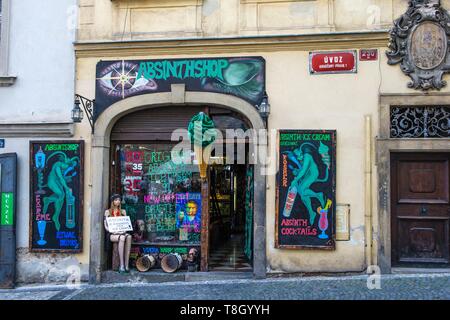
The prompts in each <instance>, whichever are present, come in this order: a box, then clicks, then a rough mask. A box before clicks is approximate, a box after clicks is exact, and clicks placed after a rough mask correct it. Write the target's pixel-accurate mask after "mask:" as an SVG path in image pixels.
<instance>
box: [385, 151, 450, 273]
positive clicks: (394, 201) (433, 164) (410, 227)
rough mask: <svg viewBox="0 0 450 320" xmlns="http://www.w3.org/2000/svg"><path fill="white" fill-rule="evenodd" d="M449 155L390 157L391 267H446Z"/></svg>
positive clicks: (401, 155) (393, 155)
mask: <svg viewBox="0 0 450 320" xmlns="http://www.w3.org/2000/svg"><path fill="white" fill-rule="evenodd" d="M449 181H450V153H393V154H391V183H392V184H391V193H392V194H391V238H392V265H393V266H396V265H411V266H412V265H418V266H422V265H429V266H435V265H436V264H447V265H448V264H449V217H450V203H449V198H450V191H449V184H450V183H449Z"/></svg>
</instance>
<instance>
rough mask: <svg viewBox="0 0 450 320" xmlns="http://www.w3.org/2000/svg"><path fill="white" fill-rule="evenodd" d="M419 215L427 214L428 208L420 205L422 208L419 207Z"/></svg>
mask: <svg viewBox="0 0 450 320" xmlns="http://www.w3.org/2000/svg"><path fill="white" fill-rule="evenodd" d="M420 215H421V216H426V215H428V209H427V208H426V207H425V206H422V209H420Z"/></svg>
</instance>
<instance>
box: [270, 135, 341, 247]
mask: <svg viewBox="0 0 450 320" xmlns="http://www.w3.org/2000/svg"><path fill="white" fill-rule="evenodd" d="M278 147H279V149H278V150H279V151H278V159H279V171H278V174H277V190H276V227H275V228H276V230H275V235H276V236H275V247H276V248H284V249H302V248H318V249H330V250H333V249H335V227H336V224H335V220H336V218H335V208H336V199H335V194H336V131H331V130H280V131H279V135H278Z"/></svg>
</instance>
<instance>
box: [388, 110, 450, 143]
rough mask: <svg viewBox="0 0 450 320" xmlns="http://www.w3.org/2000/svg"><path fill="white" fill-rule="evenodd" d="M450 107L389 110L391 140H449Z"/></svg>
mask: <svg viewBox="0 0 450 320" xmlns="http://www.w3.org/2000/svg"><path fill="white" fill-rule="evenodd" d="M449 137H450V106H433V107H411V106H408V107H403V106H402V107H393V108H391V138H449Z"/></svg>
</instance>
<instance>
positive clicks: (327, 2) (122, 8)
mask: <svg viewBox="0 0 450 320" xmlns="http://www.w3.org/2000/svg"><path fill="white" fill-rule="evenodd" d="M442 3H443V6H444V7H446V8H447V9H450V0H443V1H442ZM406 6H407V1H406V0H310V1H308V0H302V1H285V0H203V1H200V0H168V1H159V0H158V1H155V0H153V1H150V0H139V1H138V0H135V1H133V0H131V1H129V5H128V6H127V2H126V1H121V0H114V1H110V0H97V1H94V0H82V1H80V10H81V11H80V12H81V17H80V30H79V33H78V40H79V41H81V42H83V41H100V40H138V39H167V38H174V37H184V38H187V37H216V36H244V35H246V36H247V35H270V34H290V33H292V34H299V33H318V32H330V31H370V30H379V29H388V28H389V27H391V25H392V20H393V19H394V18H396V17H398V16H399V15H401V14H402V13H403V12H404V11H405V9H406ZM100 10H101V12H102V14H101V17H99V18H98V16H99V15H100V14H99V12H100ZM165 12H168V13H169V14H168V15H165ZM152 17H157V19H154V20H152V19H153V18H152ZM148 20H152V21H148ZM146 21H148V24H146ZM368 22H369V23H368ZM150 26H151V27H150ZM386 45H387V44H386ZM349 49H351V48H349ZM378 49H379V57H380V58H379V60H378V61H372V62H358V72H357V74H341V75H314V76H313V75H310V74H309V71H308V52H306V51H294V50H292V51H279V52H272V51H270V52H269V51H267V52H264V51H261V52H251V53H245V52H242V53H236V54H223V53H217V54H209V55H202V54H195V55H186V54H178V53H177V52H176V51H174V54H173V55H155V54H151V52H150V51H149V54H147V55H135V56H134V55H130V56H120V55H119V54H118V55H117V56H116V57H110V56H108V57H101V56H98V57H95V58H83V57H79V58H78V59H77V70H76V71H77V83H76V92H77V93H79V94H82V95H84V96H86V97H94V96H95V66H96V63H97V62H98V61H99V60H101V59H104V60H119V59H130V60H136V59H165V58H193V57H196V58H198V57H214V56H230V57H231V56H247V55H251V56H258V55H259V56H262V57H264V58H265V59H266V78H267V92H268V94H269V96H270V102H271V105H272V113H271V115H270V119H269V128H271V129H289V128H292V129H294V128H296V129H298V128H302V129H335V130H337V141H338V144H337V186H336V190H337V195H336V200H337V203H339V204H350V206H351V210H350V212H351V213H350V227H351V239H350V241H338V242H337V246H336V251H319V250H314V251H311V250H308V251H304V250H303V251H302V250H279V249H275V248H274V235H275V232H274V229H275V226H274V224H275V176H269V177H268V180H267V183H268V185H267V201H266V217H267V220H266V226H267V232H266V236H267V261H268V263H267V267H268V271H269V272H328V271H330V272H341V271H342V272H348V271H362V270H364V269H365V268H366V265H365V259H364V250H365V243H364V241H365V235H364V227H365V220H364V150H365V149H364V148H365V143H366V141H365V137H364V116H365V115H370V116H371V117H372V128H373V132H372V142H374V141H375V138H376V136H377V135H378V127H379V123H378V122H379V118H378V117H379V115H378V110H379V96H380V94H383V93H395V94H402V93H412V92H415V91H414V90H411V89H408V88H407V86H406V84H407V82H408V81H409V78H408V77H407V76H405V75H404V74H403V73H402V72H401V70H400V67H399V66H398V65H397V66H389V65H388V64H387V58H386V56H385V50H386V47H385V48H378ZM140 52H142V51H140ZM445 79H446V80H447V81H450V77H449V76H445ZM441 92H446V93H450V86H447V87H446V88H444V89H443V90H441ZM76 136H77V137H84V138H85V139H86V155H87V157H86V182H85V190H86V192H85V217H86V219H85V230H84V236H85V238H84V241H85V244H86V243H89V227H88V226H89V221H88V219H89V216H90V214H101V213H95V212H92V213H91V212H90V199H91V194H90V192H89V190H90V183H91V182H90V181H91V180H90V179H91V174H92V169H93V168H90V161H89V154H90V138H89V137H90V127H89V125H88V123H87V122H86V121H84V122H83V123H82V124H81V125H77V130H76ZM269 143H270V147H273V146H274V145H275V144H274V143H275V141H274V140H270V141H269ZM373 148H374V146H373ZM372 164H373V165H372V172H373V174H372V179H373V180H372V198H373V201H372V202H373V206H372V210H373V213H374V218H373V220H374V239H375V241H377V239H378V237H379V233H380V230H379V228H378V219H377V200H378V192H377V171H376V169H377V168H376V166H375V159H374V152H372ZM85 248H88V246H85ZM374 251H375V249H374ZM88 254H89V252H88V250H85V252H84V254H83V255H80V256H79V257H78V259H80V261H83V263H88Z"/></svg>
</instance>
